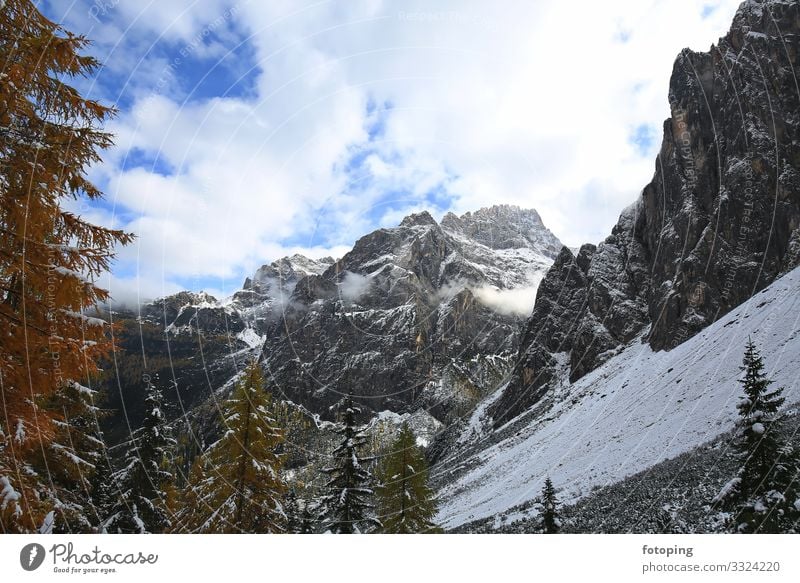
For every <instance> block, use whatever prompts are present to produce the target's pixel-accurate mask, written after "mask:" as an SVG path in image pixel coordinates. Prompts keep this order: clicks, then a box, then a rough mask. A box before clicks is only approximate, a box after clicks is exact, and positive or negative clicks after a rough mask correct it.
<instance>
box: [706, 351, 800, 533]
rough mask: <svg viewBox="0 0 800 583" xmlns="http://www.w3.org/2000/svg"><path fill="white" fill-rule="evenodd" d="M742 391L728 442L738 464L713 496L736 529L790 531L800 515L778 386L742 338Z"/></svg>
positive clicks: (799, 496) (794, 457)
mask: <svg viewBox="0 0 800 583" xmlns="http://www.w3.org/2000/svg"><path fill="white" fill-rule="evenodd" d="M741 370H742V372H743V373H744V374H743V377H742V378H741V379H740V380H739V382H740V384H741V385H742V389H743V391H744V395H743V396H742V398H741V399H740V401H739V403H738V405H737V409H738V411H739V421H738V423H737V426H736V430H735V433H734V438H733V442H732V446H733V449H734V452H735V455H736V456H737V458H738V460H739V462H740V464H741V465H740V467H739V471H738V473H737V475H736V476H735V477H734V478H733V479H732V480H731V481H729V482H728V483H727V484H726V485H725V486H724V487H723V489H722V491H721V492H720V493H719V494H718V495H717V497H716V498H715V499H714V502H715V503H719V504H720V505H721V506H723V507H726V508H728V509H730V510H731V519H730V525H729V526H730V530H731V531H732V532H741V533H785V532H796V531H797V528H798V519H800V493H799V492H800V488H799V487H798V486H799V484H798V479H800V475H798V464H797V461H798V459H797V453H796V452H795V451H794V449H793V448H792V446H791V444H790V443H789V442H788V440H787V436H786V432H785V431H784V428H783V422H782V416H781V413H780V407H781V405H783V403H784V401H785V399H784V397H783V396H782V393H783V389H782V388H778V389H775V390H769V386H770V385H771V384H772V383H773V381H772V380H770V379H769V378H768V377H767V375H766V373H765V372H764V360H763V358H762V357H761V355H760V354H759V353H758V350H757V349H756V347H755V345H754V344H753V342H752V341H751V340H748V343H747V346H746V347H745V353H744V358H743V366H742V367H741Z"/></svg>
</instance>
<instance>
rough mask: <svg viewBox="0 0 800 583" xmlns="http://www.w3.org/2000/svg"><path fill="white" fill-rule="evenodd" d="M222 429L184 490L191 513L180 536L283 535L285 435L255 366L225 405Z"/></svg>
mask: <svg viewBox="0 0 800 583" xmlns="http://www.w3.org/2000/svg"><path fill="white" fill-rule="evenodd" d="M222 427H223V431H224V432H223V434H222V437H221V438H220V439H219V440H218V441H217V442H216V443H214V444H212V445H211V446H210V447H209V449H208V451H207V452H205V454H204V455H203V461H202V462H201V463H200V465H199V466H196V467H195V468H193V471H192V476H191V477H190V480H189V484H188V486H187V488H189V489H190V490H191V492H190V493H189V496H190V498H191V500H192V501H193V504H194V509H193V511H192V510H191V509H189V510H188V512H187V513H186V514H187V515H186V517H185V527H184V530H183V532H213V533H281V532H285V531H286V513H285V511H284V507H283V498H284V494H285V492H286V485H285V483H284V481H283V477H282V475H281V468H282V466H283V454H282V453H281V448H282V446H283V443H284V430H283V428H282V427H281V426H280V425H279V423H278V422H277V421H276V416H275V413H274V406H273V403H272V398H271V396H270V393H269V392H267V390H266V387H265V383H264V376H263V374H262V372H261V367H260V365H259V364H258V362H256V361H253V362H251V363H250V364H249V365H248V366H247V368H246V369H245V370H244V374H243V376H242V379H241V380H240V381H239V382H238V383H237V384H236V387H235V388H234V390H233V393H232V394H231V396H230V398H229V399H228V400H227V401H226V402H225V403H224V405H223V410H222ZM188 514H191V515H188Z"/></svg>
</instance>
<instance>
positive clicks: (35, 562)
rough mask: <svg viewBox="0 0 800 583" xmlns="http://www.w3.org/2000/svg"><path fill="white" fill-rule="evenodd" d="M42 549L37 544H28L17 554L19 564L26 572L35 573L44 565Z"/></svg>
mask: <svg viewBox="0 0 800 583" xmlns="http://www.w3.org/2000/svg"><path fill="white" fill-rule="evenodd" d="M44 555H45V552H44V547H43V546H42V545H40V544H38V543H30V544H28V545H25V546H24V547H22V550H21V551H20V552H19V564H20V565H22V568H23V569H25V570H26V571H35V570H36V569H38V568H39V567H41V566H42V563H44Z"/></svg>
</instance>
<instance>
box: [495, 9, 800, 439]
mask: <svg viewBox="0 0 800 583" xmlns="http://www.w3.org/2000/svg"><path fill="white" fill-rule="evenodd" d="M798 47H800V3H798V2H796V1H781V0H749V1H747V2H745V3H743V4H742V5H741V7H740V8H739V11H738V12H737V14H736V17H735V19H734V21H733V24H732V26H731V29H730V32H729V33H728V34H727V35H726V36H725V37H723V38H722V39H720V41H719V43H718V45H716V46H712V47H711V50H710V51H709V52H707V53H696V52H693V51H690V50H684V51H682V52H681V53H680V55H679V56H678V58H677V60H676V61H675V65H674V69H673V72H672V77H671V79H670V92H669V102H670V107H671V116H670V118H669V119H667V120H666V121H665V122H664V136H663V141H662V145H661V150H660V152H659V155H658V159H657V160H656V170H655V175H654V176H653V180H652V181H651V182H650V184H648V185H647V186H646V187H645V188H644V190H643V191H642V193H641V196H640V197H639V199H638V200H637V201H636V202H635V203H634V204H633V205H632V206H630V207H629V208H628V209H626V210H625V211H624V212H623V213H622V215H621V216H620V219H619V222H618V224H617V225H616V227H615V228H614V229H613V231H612V233H611V235H610V236H609V237H608V238H607V239H606V240H605V241H603V242H602V243H601V244H600V245H598V246H597V248H594V246H592V245H584V246H583V247H582V248H581V250H580V252H579V253H578V255H577V257H576V256H574V255H573V254H572V252H570V251H569V250H568V249H566V248H565V249H563V250H562V251H561V253H560V254H559V256H558V258H557V260H556V263H555V264H554V266H553V269H551V270H550V272H549V273H548V274H547V276H546V278H545V280H544V281H543V282H542V285H541V286H540V288H539V293H538V296H537V299H536V305H535V308H534V311H533V314H532V316H531V318H530V320H529V321H528V323H527V326H526V331H525V334H524V337H523V341H522V344H521V347H520V351H519V355H518V361H517V364H516V366H515V369H514V373H513V377H512V381H511V383H510V385H509V387H508V389H507V390H506V392H505V394H504V395H503V397H502V398H501V399H499V400H498V401H496V403H495V404H494V406H493V407H492V410H491V413H492V416H493V419H494V421H495V425H500V424H502V423H504V422H506V421H508V420H509V419H511V418H513V417H514V416H516V415H517V414H518V413H520V412H521V411H523V410H524V409H526V408H527V407H529V406H530V405H532V404H533V403H535V402H536V401H538V400H539V398H541V396H542V394H543V393H544V392H546V391H547V389H548V384H549V383H550V382H551V380H552V379H553V375H555V374H557V370H558V369H557V367H556V366H555V364H554V357H553V355H554V354H557V353H566V355H567V356H568V358H569V363H570V368H569V376H570V380H572V381H574V380H577V379H578V378H580V377H581V376H583V375H584V374H586V373H587V372H588V371H590V370H592V369H594V368H595V367H597V366H598V365H599V364H601V363H602V362H604V361H605V360H606V359H607V358H608V357H609V356H610V355H612V354H614V351H615V350H617V349H618V348H619V347H621V346H622V345H623V344H625V343H627V342H630V341H631V340H633V339H634V338H636V337H637V336H639V335H640V334H645V335H644V338H645V339H646V341H647V342H649V343H650V345H651V346H652V347H653V348H654V349H657V350H669V349H671V348H673V347H675V346H677V345H678V344H680V343H681V342H683V341H685V340H687V339H688V338H690V337H691V336H693V335H694V334H696V333H697V332H698V331H700V330H702V329H703V328H705V327H706V326H707V325H709V324H710V323H712V322H714V321H715V320H716V319H718V318H719V317H721V316H722V315H724V314H725V313H727V312H728V311H730V310H731V309H732V308H733V307H735V306H737V305H739V304H740V303H742V302H743V301H745V300H746V299H748V298H749V297H751V296H752V295H753V294H754V293H756V292H758V291H759V290H761V289H762V288H764V287H765V286H766V285H768V284H769V283H770V282H772V281H774V280H775V278H776V277H777V276H778V275H779V274H781V273H784V272H786V271H788V270H789V269H791V268H792V267H794V266H796V265H797V264H798V262H799V261H800V229H798V227H800V90H798V85H797V83H798V81H797V80H798V78H800V68H798V62H797V57H798Z"/></svg>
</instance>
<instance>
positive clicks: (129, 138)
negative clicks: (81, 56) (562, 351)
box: [94, 0, 738, 309]
mask: <svg viewBox="0 0 800 583" xmlns="http://www.w3.org/2000/svg"><path fill="white" fill-rule="evenodd" d="M737 4H738V0H718V1H717V2H716V3H713V2H712V3H709V1H708V0H675V1H672V2H663V1H658V0H649V1H642V0H608V1H606V2H596V3H581V4H580V5H575V4H574V3H567V2H558V1H556V0H552V1H547V2H545V1H542V2H522V1H519V2H507V3H502V4H496V3H488V2H479V1H477V0H475V1H472V2H462V1H459V2H456V1H455V0H453V1H449V2H446V1H443V2H439V3H437V4H436V5H435V9H434V8H431V4H430V3H429V2H424V1H422V0H416V1H408V2H404V3H403V4H402V9H399V8H398V7H397V5H396V4H393V3H389V2H380V1H377V0H371V1H368V2H357V1H354V2H346V3H345V2H324V3H313V4H305V5H298V3H296V2H290V1H288V0H286V1H274V2H248V1H246V0H243V1H241V2H238V3H236V2H235V1H234V2H230V1H229V2H225V1H223V0H215V2H212V3H205V2H204V3H200V2H180V1H178V0H173V1H170V2H168V3H166V4H165V3H163V2H159V3H155V2H152V3H150V4H147V5H144V6H142V5H140V4H136V3H121V4H120V5H119V6H118V7H117V8H116V9H115V10H114V11H112V12H110V13H109V16H108V17H109V18H111V16H114V18H115V20H114V21H113V22H111V23H110V26H111V27H112V28H113V30H114V31H115V32H114V35H119V34H121V35H122V36H123V37H124V39H116V40H115V39H114V37H113V36H109V35H106V34H105V33H102V34H100V32H98V34H100V36H101V38H103V39H105V42H106V43H107V45H108V46H110V47H113V46H114V45H115V43H122V44H121V45H120V46H122V45H125V46H139V45H141V44H142V43H144V42H146V41H147V42H170V43H173V45H174V46H177V47H180V46H186V45H187V43H191V42H192V40H193V39H195V38H196V37H197V35H198V33H202V31H203V30H204V28H207V27H208V25H209V23H212V22H214V21H215V19H217V18H218V17H219V16H220V15H221V14H224V13H225V10H227V9H229V8H230V7H231V6H234V5H235V6H236V10H235V12H234V14H233V16H232V18H231V22H230V24H229V25H228V24H227V23H226V25H225V26H224V27H223V28H221V29H220V31H221V32H224V33H225V34H221V38H222V39H223V41H222V42H227V43H229V44H230V45H231V46H228V47H226V48H232V46H234V45H235V44H236V43H237V42H240V41H242V40H244V39H245V37H246V43H247V44H248V45H249V47H250V48H251V49H252V51H253V54H254V58H255V59H256V65H257V69H256V72H257V78H256V79H255V80H254V84H253V91H252V93H248V94H246V95H244V96H241V95H240V96H238V97H223V96H222V94H223V93H224V91H225V90H226V89H227V88H226V87H220V88H219V93H220V96H219V97H216V98H211V99H206V100H200V101H191V102H188V103H183V102H182V101H181V100H180V99H179V98H178V97H177V96H175V95H172V94H171V93H165V92H163V91H149V92H148V91H147V90H146V87H147V86H148V78H149V82H150V85H151V86H154V85H155V84H156V83H157V82H158V75H159V72H160V70H163V62H162V61H161V60H159V59H163V54H160V55H159V56H158V57H153V59H150V58H148V57H145V58H144V59H143V60H141V61H139V62H136V63H129V62H127V61H126V60H125V56H124V51H123V50H122V49H121V48H118V49H117V50H116V51H115V53H114V55H112V57H113V58H112V60H113V59H116V58H117V56H115V55H119V57H120V59H122V62H123V63H124V64H118V66H120V67H131V68H132V71H135V72H136V73H135V75H134V76H133V77H132V80H131V83H132V85H131V86H130V87H128V86H127V85H126V86H125V87H124V88H121V89H120V91H122V92H125V91H129V92H130V94H131V95H134V96H135V97H136V100H135V105H134V106H133V107H132V108H131V109H130V110H127V111H123V112H122V113H121V115H120V117H119V119H118V120H117V121H116V122H115V123H114V124H113V127H112V130H113V131H114V132H115V133H116V134H117V144H118V148H117V150H115V151H114V152H113V153H111V155H110V156H109V157H108V160H107V163H106V164H105V166H104V167H103V168H98V169H96V173H97V174H98V176H100V177H101V178H103V179H105V180H108V181H109V182H108V184H109V188H108V195H109V198H110V199H111V201H112V202H113V203H115V204H116V205H117V206H118V207H119V208H120V209H121V210H124V211H125V212H124V214H123V215H121V216H118V217H117V221H118V222H119V221H120V220H121V217H122V216H124V217H126V218H125V220H124V221H122V222H123V223H124V226H126V227H127V228H129V229H132V230H135V231H136V232H137V233H138V234H139V239H138V241H137V242H136V243H135V244H134V246H132V247H131V248H130V249H127V250H124V251H123V252H122V254H121V256H120V259H121V262H123V263H127V264H129V265H130V264H132V265H134V266H135V267H136V269H137V270H138V272H139V274H140V277H142V278H145V279H147V280H148V283H147V284H146V285H145V287H146V288H148V289H157V288H158V286H159V285H161V283H162V282H165V283H164V286H163V287H165V288H171V287H173V284H174V282H175V281H176V280H178V279H180V280H182V281H185V280H186V278H191V277H194V276H197V277H198V278H199V279H203V278H206V279H207V278H209V277H213V278H219V279H220V280H221V281H224V282H226V283H225V285H224V286H223V285H220V286H219V287H225V288H227V286H228V282H236V283H235V284H234V287H235V286H236V285H238V283H240V280H241V278H242V276H243V275H244V274H245V273H247V272H248V271H250V270H252V269H254V268H255V267H257V266H258V265H260V264H261V263H264V262H265V261H270V260H274V259H276V258H277V257H278V256H280V255H281V254H285V253H288V252H290V251H291V250H296V249H307V250H309V252H310V253H312V254H313V255H316V256H321V255H327V254H329V253H331V252H333V254H337V255H340V254H341V250H342V249H343V248H345V247H346V245H347V244H348V242H352V241H353V240H355V239H356V238H357V237H359V236H361V235H363V234H365V233H366V232H368V231H369V230H371V229H373V228H375V227H376V226H378V225H381V224H386V221H389V220H396V219H397V218H398V217H399V216H401V215H402V214H404V212H403V209H409V210H411V209H415V208H424V207H427V208H432V209H433V210H434V211H441V210H443V209H444V207H446V206H449V207H451V208H450V209H449V210H454V211H455V212H463V211H467V210H474V209H476V208H479V207H482V206H487V205H490V204H496V203H513V204H519V205H521V206H525V207H535V208H536V209H537V210H539V212H540V214H541V215H542V217H543V220H544V221H545V224H547V226H548V227H550V228H551V230H553V231H554V232H555V233H556V234H557V235H558V236H559V237H560V238H561V239H562V240H563V241H564V242H565V243H567V244H569V245H578V244H580V243H582V242H585V241H588V240H591V241H597V240H598V239H600V238H601V237H603V236H604V235H605V234H607V233H608V232H609V230H610V227H611V225H612V224H613V223H614V222H615V221H616V218H617V216H618V214H619V212H620V210H621V209H622V208H623V207H624V206H626V205H627V204H628V203H630V202H631V201H632V200H633V199H634V198H635V197H636V196H637V194H638V192H639V190H640V189H641V188H642V187H643V186H644V185H645V184H646V183H647V181H648V180H649V179H650V177H651V175H652V172H653V168H654V153H655V151H656V149H657V147H658V145H659V143H660V138H661V136H660V127H661V122H662V120H663V118H664V117H666V115H667V114H668V108H667V86H668V81H669V75H670V72H671V68H672V62H673V60H674V58H675V56H676V55H677V53H678V52H679V51H680V49H681V48H683V47H684V46H690V47H692V48H694V49H697V50H707V48H708V46H709V45H710V44H711V43H712V42H714V41H716V38H717V37H718V36H719V35H721V34H724V33H725V32H726V30H727V27H728V25H729V23H730V20H731V18H732V15H733V12H734V10H735V8H736V6H737ZM709 5H714V6H717V8H716V9H715V10H713V11H711V12H710V15H708V17H707V18H705V19H704V18H702V17H701V15H702V14H703V12H704V10H703V9H704V7H706V6H709ZM104 22H105V21H104ZM94 30H97V31H99V28H98V27H95V29H94ZM103 30H104V31H105V30H106V28H103ZM235 30H238V31H240V32H242V33H243V36H240V37H238V38H237V37H235V36H234V33H233V31H235ZM623 33H624V34H623ZM622 38H626V39H627V40H626V42H622V40H621V39H622ZM123 40H124V42H123ZM202 50H204V51H206V52H205V53H204V56H206V57H209V56H214V55H217V54H220V55H221V53H220V46H215V47H211V46H209V47H207V48H206V49H202ZM176 74H177V75H181V74H182V70H181V69H180V68H179V69H177V70H176ZM190 89H191V88H190ZM368 104H373V107H372V110H370V109H369V108H368ZM384 105H387V106H388V111H386V112H384V114H383V117H382V118H381V120H377V119H376V115H377V113H376V111H375V109H376V108H377V110H378V112H380V109H381V108H382V107H383V106H384ZM376 124H378V126H380V129H381V130H382V132H379V135H372V139H371V140H370V133H369V132H370V128H373V129H374V128H375V125H376ZM641 125H646V126H648V127H651V128H653V129H654V131H655V132H656V138H655V141H654V143H653V144H652V145H651V147H650V148H649V150H648V151H646V152H644V153H643V152H641V151H640V150H639V148H638V147H637V146H635V145H634V144H632V143H631V136H632V134H633V133H634V132H635V130H636V128H637V127H639V126H641ZM136 152H139V153H141V152H144V153H146V154H147V155H148V156H149V157H154V156H155V155H158V157H159V159H160V165H159V166H158V167H156V168H148V167H142V166H139V167H136V168H129V166H130V165H129V164H125V157H126V156H129V155H130V154H131V153H136ZM358 152H364V153H365V154H366V155H365V158H364V161H363V163H362V164H361V165H360V167H359V168H358V169H357V171H355V173H354V172H353V169H352V168H348V167H347V162H348V160H350V159H351V157H352V156H353V155H354V154H356V153H358ZM161 166H164V167H166V168H167V169H168V172H167V173H165V172H164V170H163V168H162V167H161ZM126 167H127V168H128V169H127V170H123V168H126ZM164 174H169V175H167V176H165V175H164ZM437 187H439V188H441V189H442V190H443V191H444V192H446V195H447V196H445V197H444V198H441V199H436V201H431V200H430V198H429V193H430V191H431V190H432V189H436V188H437ZM387 196H389V197H390V199H391V197H392V196H395V197H396V199H397V200H396V202H397V203H398V204H396V205H392V204H389V203H391V202H392V200H387ZM376 209H377V210H376ZM315 225H316V226H315ZM298 234H302V236H299V235H298ZM301 239H302V240H301ZM523 296H524V294H523V293H522V292H520V293H519V294H518V295H517V296H514V297H511V296H506V297H505V298H504V299H503V302H501V303H503V305H508V306H519V308H520V309H522V308H523V307H525V306H527V304H526V302H527V301H528V300H527V296H524V297H523ZM495 300H498V301H495ZM485 301H486V302H495V304H497V305H500V304H499V303H498V302H499V299H498V297H497V296H496V294H495V295H494V296H493V295H492V292H489V291H486V292H485ZM515 309H516V308H515Z"/></svg>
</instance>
